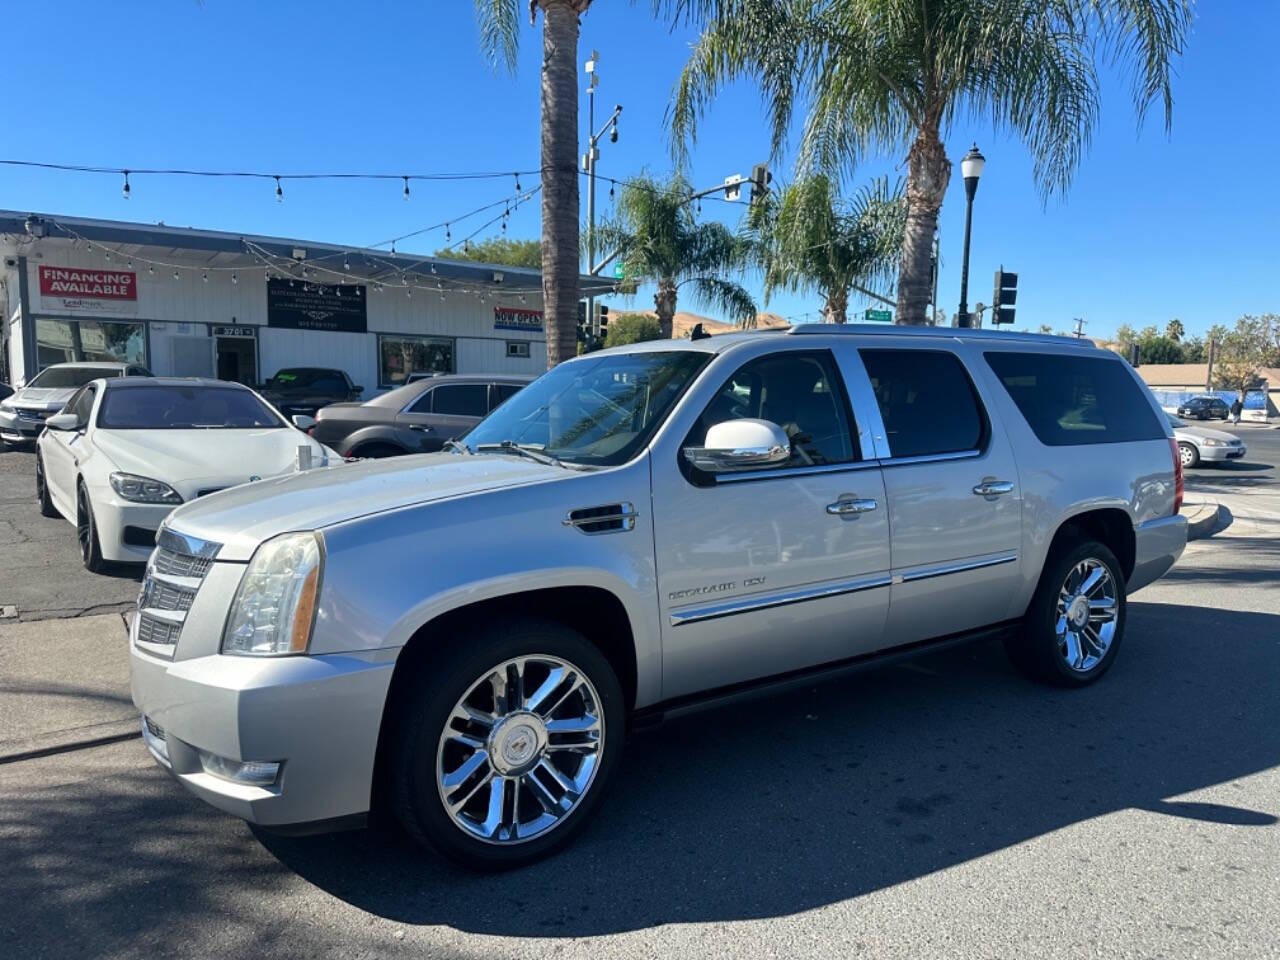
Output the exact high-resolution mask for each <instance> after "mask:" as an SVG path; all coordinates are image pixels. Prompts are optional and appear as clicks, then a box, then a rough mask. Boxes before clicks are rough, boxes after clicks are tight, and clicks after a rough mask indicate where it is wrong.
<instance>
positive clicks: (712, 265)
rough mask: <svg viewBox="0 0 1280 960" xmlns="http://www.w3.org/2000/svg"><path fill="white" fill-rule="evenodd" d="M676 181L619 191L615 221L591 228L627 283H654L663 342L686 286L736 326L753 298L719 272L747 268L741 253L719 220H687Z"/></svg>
mask: <svg viewBox="0 0 1280 960" xmlns="http://www.w3.org/2000/svg"><path fill="white" fill-rule="evenodd" d="M692 192H693V191H692V190H691V189H690V187H689V182H688V181H687V180H685V179H684V177H682V176H680V175H679V174H676V175H674V176H672V178H671V179H670V180H669V181H667V182H666V183H658V182H657V181H656V180H654V179H652V178H650V177H648V176H640V177H635V178H633V179H631V180H628V181H627V182H626V183H625V184H623V186H622V190H621V191H620V192H619V194H618V206H617V212H616V214H615V216H614V217H613V218H612V219H610V220H607V221H605V222H604V223H602V224H600V225H599V226H597V227H596V233H595V247H596V249H597V250H599V249H605V250H616V251H617V259H618V261H619V262H620V263H621V264H622V268H623V273H624V275H625V276H626V277H627V279H628V281H631V282H638V283H646V282H649V283H656V284H657V286H658V292H657V293H656V294H654V297H653V305H654V309H655V311H656V313H657V315H658V326H659V327H660V328H661V330H662V336H663V338H664V339H669V338H670V337H671V326H672V318H673V317H674V316H675V312H676V299H677V296H678V294H679V291H680V288H681V287H682V286H685V285H688V286H689V288H690V290H691V291H692V293H693V299H694V300H695V301H696V302H698V303H701V304H703V305H705V306H708V307H711V308H713V309H717V310H721V311H723V312H724V313H725V314H726V315H727V316H728V317H729V318H730V319H732V320H733V321H734V322H736V323H738V324H741V325H744V326H745V325H749V324H751V323H754V321H755V316H756V305H755V301H754V300H753V299H752V298H751V294H749V293H748V292H747V291H746V290H745V289H744V288H743V287H742V286H741V285H740V284H737V283H734V282H733V281H732V280H728V279H725V277H724V273H725V272H726V271H730V270H736V269H741V268H743V267H745V266H746V265H747V250H746V248H745V246H744V245H743V244H742V243H740V242H739V241H738V239H737V238H736V237H735V236H734V235H733V233H732V232H731V231H730V230H729V229H728V228H727V227H725V226H724V225H723V224H720V223H698V222H697V221H696V220H695V219H694V215H693V210H692V204H691V203H690V195H691V194H692Z"/></svg>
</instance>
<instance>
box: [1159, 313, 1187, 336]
mask: <svg viewBox="0 0 1280 960" xmlns="http://www.w3.org/2000/svg"><path fill="white" fill-rule="evenodd" d="M1164 335H1165V336H1166V337H1168V338H1169V339H1170V340H1178V341H1181V340H1182V338H1183V337H1185V336H1186V335H1187V331H1186V328H1185V327H1183V325H1182V321H1181V320H1179V319H1178V318H1177V317H1174V318H1173V319H1172V320H1170V321H1169V322H1168V324H1166V325H1165V328H1164Z"/></svg>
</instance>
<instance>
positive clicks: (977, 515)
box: [859, 348, 1022, 646]
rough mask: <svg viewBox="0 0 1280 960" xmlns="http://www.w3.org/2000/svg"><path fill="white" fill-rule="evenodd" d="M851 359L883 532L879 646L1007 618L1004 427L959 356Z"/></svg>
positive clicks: (1008, 456)
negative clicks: (861, 384)
mask: <svg viewBox="0 0 1280 960" xmlns="http://www.w3.org/2000/svg"><path fill="white" fill-rule="evenodd" d="M859 354H860V357H861V360H862V363H863V365H864V366H865V368H866V373H867V377H868V379H869V380H870V384H871V388H872V390H873V392H874V393H875V400H876V407H877V409H878V412H879V414H880V417H881V421H882V422H881V423H880V424H877V425H875V430H874V431H873V432H874V433H875V434H876V437H875V439H876V443H877V445H878V446H879V449H878V451H877V452H878V453H879V454H880V456H881V463H882V465H883V469H884V484H885V493H886V495H887V497H888V501H889V511H888V515H889V526H890V529H892V531H893V588H892V591H891V597H890V604H889V622H888V627H887V629H886V636H885V641H886V645H888V646H899V645H901V644H906V643H915V642H917V641H920V640H926V639H930V638H933V637H940V636H945V635H947V634H952V633H960V632H964V631H967V630H972V629H974V628H977V627H983V626H987V625H990V624H994V623H998V622H1000V621H1002V620H1006V619H1008V618H1009V617H1010V616H1012V615H1013V612H1012V611H1011V609H1010V605H1011V602H1012V600H1013V598H1014V597H1015V596H1016V595H1017V594H1018V591H1019V587H1020V584H1021V577H1020V566H1021V559H1020V551H1021V546H1022V543H1021V539H1022V493H1021V489H1020V485H1019V480H1018V471H1017V466H1016V464H1015V462H1014V458H1013V451H1012V448H1011V447H1010V444H1009V440H1008V438H1007V436H1006V435H1005V431H1004V429H1003V427H1002V426H1001V425H1000V424H999V423H998V422H996V420H995V419H994V413H993V412H991V411H990V410H989V407H990V405H989V404H985V403H984V402H983V399H982V396H981V394H980V392H979V390H978V388H977V387H976V386H975V383H974V379H973V378H972V377H970V376H969V374H968V372H967V371H966V368H965V365H964V363H963V361H962V358H961V356H960V355H959V354H958V353H956V352H953V351H952V350H948V349H938V350H934V349H929V350H920V349H910V350H895V349H882V348H864V349H862V350H860V351H859ZM976 356H977V354H976V353H975V357H976Z"/></svg>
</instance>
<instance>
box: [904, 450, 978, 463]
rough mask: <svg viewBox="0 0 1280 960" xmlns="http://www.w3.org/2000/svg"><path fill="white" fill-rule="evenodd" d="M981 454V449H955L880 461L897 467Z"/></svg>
mask: <svg viewBox="0 0 1280 960" xmlns="http://www.w3.org/2000/svg"><path fill="white" fill-rule="evenodd" d="M980 456H982V451H981V450H957V451H955V452H953V453H925V454H921V455H920V456H918V457H887V458H885V459H884V460H881V461H880V465H881V466H882V467H897V466H901V465H903V464H907V463H934V462H940V461H943V460H968V459H970V458H972V457H980Z"/></svg>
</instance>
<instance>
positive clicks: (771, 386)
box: [685, 353, 857, 467]
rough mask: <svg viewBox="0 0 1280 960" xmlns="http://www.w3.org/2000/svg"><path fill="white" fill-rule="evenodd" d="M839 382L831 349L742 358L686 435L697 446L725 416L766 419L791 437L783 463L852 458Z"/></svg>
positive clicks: (802, 464)
mask: <svg viewBox="0 0 1280 960" xmlns="http://www.w3.org/2000/svg"><path fill="white" fill-rule="evenodd" d="M846 411H847V405H846V403H845V398H844V388H843V386H842V385H841V384H840V381H839V379H838V378H837V377H836V375H835V371H834V366H833V364H832V360H831V356H830V354H826V353H780V354H774V355H772V356H767V357H760V358H759V359H757V360H752V361H751V362H749V363H747V364H745V365H744V366H743V367H742V368H740V369H739V370H738V372H737V373H735V374H734V375H733V376H732V377H730V378H729V381H728V382H727V383H726V384H725V385H724V386H723V387H721V388H720V391H719V393H717V394H716V396H715V398H714V399H713V400H712V401H711V403H710V404H708V405H707V409H706V410H704V411H703V413H702V416H701V417H700V418H699V420H698V422H697V424H695V426H694V428H693V430H692V431H691V432H690V434H689V437H688V439H687V440H686V441H685V443H686V445H687V446H694V447H700V446H702V445H703V444H704V443H705V442H706V436H707V429H708V428H710V427H712V426H714V425H715V424H717V423H723V422H724V421H726V420H740V419H743V418H754V419H760V420H771V421H773V422H774V423H776V424H777V425H778V426H780V427H782V429H783V430H785V431H786V432H787V436H789V437H790V438H791V460H790V461H789V462H788V463H787V466H792V467H800V466H809V465H812V464H821V463H847V462H849V461H850V460H854V459H856V458H857V455H856V454H855V453H854V450H853V440H852V436H853V432H852V431H851V430H850V427H849V417H848V414H847V412H846Z"/></svg>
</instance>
